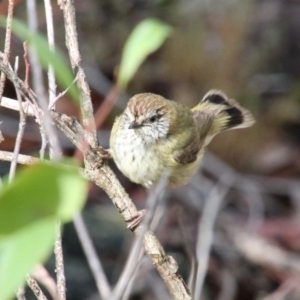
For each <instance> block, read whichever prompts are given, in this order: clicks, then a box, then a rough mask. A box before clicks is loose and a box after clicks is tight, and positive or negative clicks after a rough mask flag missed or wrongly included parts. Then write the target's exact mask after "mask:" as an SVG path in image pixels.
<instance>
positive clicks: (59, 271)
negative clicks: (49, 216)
mask: <svg viewBox="0 0 300 300" xmlns="http://www.w3.org/2000/svg"><path fill="white" fill-rule="evenodd" d="M54 254H55V270H56V278H57V294H58V300H66V278H65V272H64V257H63V249H62V242H61V224H60V222H57V225H56V241H55V246H54Z"/></svg>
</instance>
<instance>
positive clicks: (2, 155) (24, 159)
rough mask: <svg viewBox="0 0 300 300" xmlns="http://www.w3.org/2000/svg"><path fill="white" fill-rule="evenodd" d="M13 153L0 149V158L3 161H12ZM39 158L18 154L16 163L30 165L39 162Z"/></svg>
mask: <svg viewBox="0 0 300 300" xmlns="http://www.w3.org/2000/svg"><path fill="white" fill-rule="evenodd" d="M13 156H14V154H13V153H12V152H7V151H2V150H0V160H3V161H12V160H13ZM39 161H40V160H39V159H38V158H35V157H32V156H29V155H24V154H19V155H18V157H17V163H18V164H23V165H30V164H34V163H37V162H39Z"/></svg>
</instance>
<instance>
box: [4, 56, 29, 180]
mask: <svg viewBox="0 0 300 300" xmlns="http://www.w3.org/2000/svg"><path fill="white" fill-rule="evenodd" d="M15 69H16V70H15V74H17V69H18V59H16V67H15ZM16 76H17V75H16ZM15 82H16V78H14V81H13V83H14V86H15V89H16V94H17V98H18V102H19V109H20V121H19V129H18V133H17V137H16V142H15V148H14V154H13V158H12V160H11V165H10V170H9V175H8V180H9V182H12V180H13V178H14V177H15V172H16V167H17V159H18V155H19V152H20V148H21V142H22V139H23V135H24V130H25V126H26V115H25V113H24V110H23V106H22V98H21V94H20V91H19V89H18V88H17V85H16V84H15Z"/></svg>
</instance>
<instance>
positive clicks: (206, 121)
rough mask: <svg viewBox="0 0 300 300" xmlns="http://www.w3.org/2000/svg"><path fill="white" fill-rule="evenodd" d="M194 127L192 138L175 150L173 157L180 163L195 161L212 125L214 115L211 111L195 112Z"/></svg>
mask: <svg viewBox="0 0 300 300" xmlns="http://www.w3.org/2000/svg"><path fill="white" fill-rule="evenodd" d="M193 119H194V127H193V132H192V133H191V135H190V138H189V139H188V140H187V142H186V144H185V145H183V147H181V148H180V149H178V150H176V151H174V153H173V158H174V160H175V161H176V162H177V163H179V164H189V163H192V162H194V161H195V160H196V159H197V157H198V153H199V152H200V150H201V148H202V147H203V143H204V141H205V138H206V136H207V133H208V132H209V129H210V128H211V125H212V121H213V118H212V115H211V114H210V113H206V112H201V111H195V112H193Z"/></svg>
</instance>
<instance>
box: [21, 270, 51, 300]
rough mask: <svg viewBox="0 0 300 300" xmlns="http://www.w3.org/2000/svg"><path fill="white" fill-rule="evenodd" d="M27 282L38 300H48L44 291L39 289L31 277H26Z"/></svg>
mask: <svg viewBox="0 0 300 300" xmlns="http://www.w3.org/2000/svg"><path fill="white" fill-rule="evenodd" d="M26 281H27V284H28V286H29V287H30V288H31V290H32V291H33V293H34V295H35V296H36V298H37V299H38V300H47V297H46V296H45V295H44V293H43V291H42V290H41V288H40V287H39V285H38V283H37V282H36V281H35V279H33V278H32V277H31V276H29V275H27V276H26Z"/></svg>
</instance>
